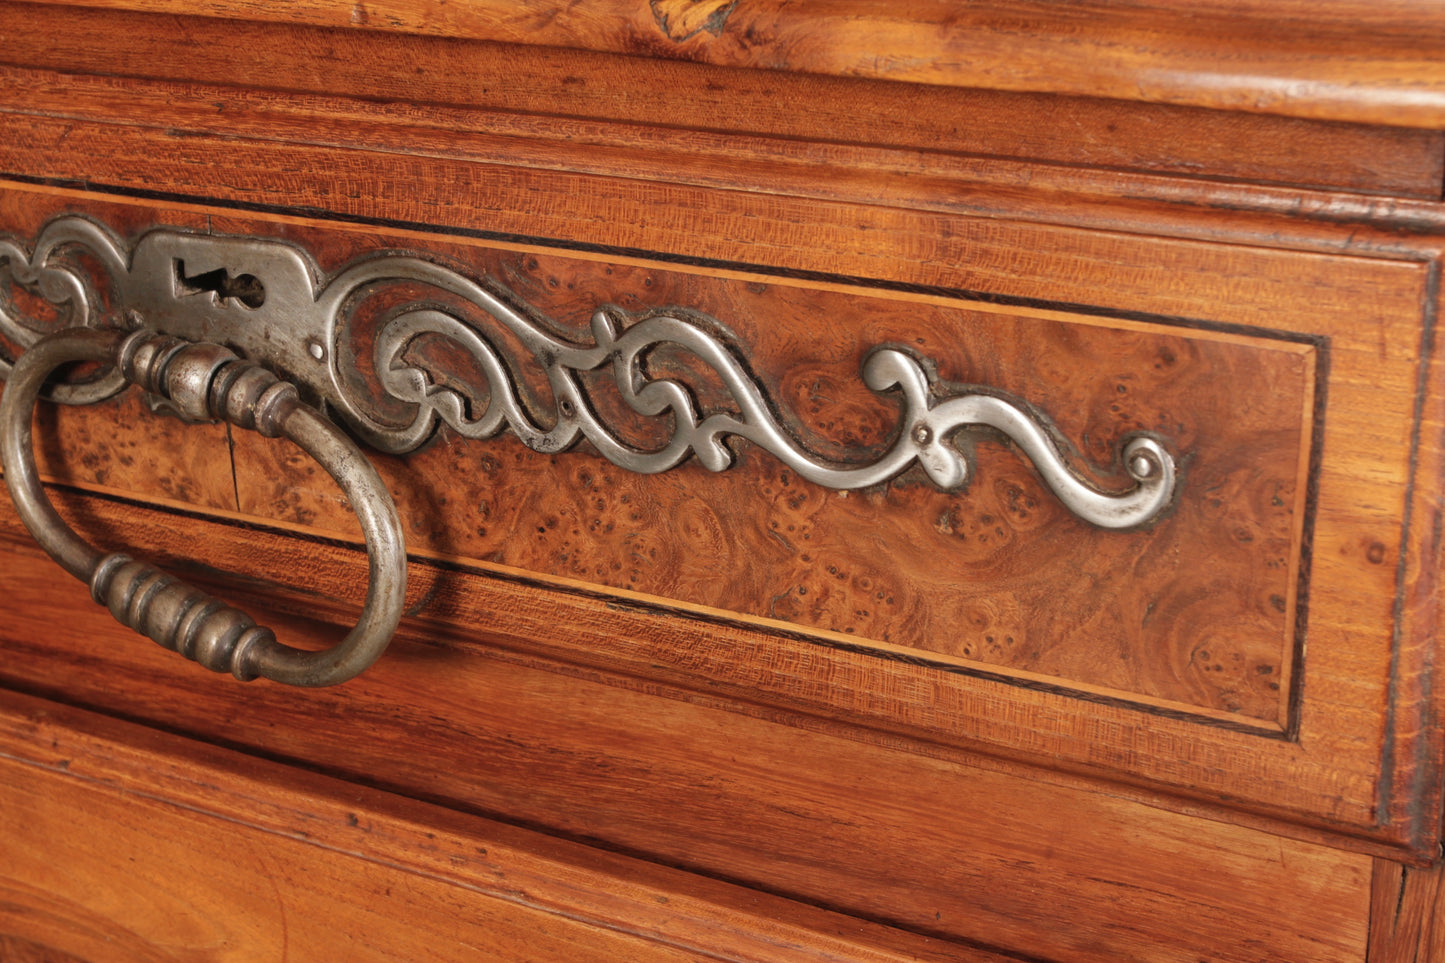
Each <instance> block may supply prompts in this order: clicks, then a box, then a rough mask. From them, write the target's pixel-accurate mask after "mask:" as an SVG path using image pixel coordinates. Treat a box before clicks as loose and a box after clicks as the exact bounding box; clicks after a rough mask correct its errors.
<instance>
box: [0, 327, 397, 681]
mask: <svg viewBox="0 0 1445 963" xmlns="http://www.w3.org/2000/svg"><path fill="white" fill-rule="evenodd" d="M80 361H93V362H99V363H101V364H104V365H107V366H111V367H113V368H114V370H115V371H116V372H117V374H118V375H119V377H120V378H122V379H123V380H124V382H126V383H130V384H135V385H139V386H140V387H142V388H143V389H145V390H146V391H150V392H153V393H155V394H156V395H159V396H161V397H162V398H164V399H167V400H168V401H169V402H170V403H172V404H173V405H175V406H176V408H177V409H179V411H180V412H181V413H182V414H183V415H185V416H187V417H189V418H191V419H193V420H207V419H212V418H220V419H224V420H225V421H228V422H230V423H231V424H233V425H236V426H238V427H241V428H247V429H251V430H254V431H257V432H259V433H261V434H262V435H265V436H267V437H272V438H275V437H284V438H288V439H290V440H291V441H293V442H295V443H296V444H297V445H298V446H299V447H301V448H302V449H303V450H304V451H306V452H307V453H308V454H310V455H311V456H312V457H313V458H315V459H316V460H317V461H318V462H319V463H320V464H321V465H322V466H323V467H324V468H325V469H326V470H327V472H329V473H330V474H331V476H332V477H333V478H335V479H336V481H337V483H338V484H339V485H340V486H341V488H342V490H343V491H344V492H345V494H346V496H347V498H348V499H349V500H350V502H351V505H352V507H353V509H354V510H355V511H356V514H357V517H358V519H359V520H360V522H361V527H362V532H363V534H364V536H365V539H366V545H367V550H368V563H369V571H370V584H369V586H368V589H367V595H366V602H365V604H364V606H363V608H362V612H361V616H360V618H359V620H358V621H357V624H356V626H355V628H353V629H352V630H351V631H350V632H349V633H348V634H347V635H346V637H345V638H344V639H342V640H341V641H340V642H339V643H337V644H336V645H335V646H333V647H332V648H330V649H326V650H322V651H304V650H300V649H295V648H292V647H290V646H287V645H283V644H282V643H280V642H278V641H277V639H276V636H275V634H274V633H273V632H272V631H271V630H270V629H268V628H265V627H264V626H260V625H257V624H256V622H255V621H254V620H253V619H252V618H251V617H250V616H248V615H247V614H246V613H245V612H242V611H241V610H239V609H236V608H233V607H231V606H229V605H226V604H225V603H223V602H220V601H218V600H216V599H214V598H212V597H211V596H210V595H208V594H206V593H205V592H202V591H201V590H199V589H195V588H192V587H191V586H188V585H186V584H185V583H183V582H180V581H178V580H176V579H174V578H172V577H171V576H168V575H166V574H164V573H163V572H161V571H159V570H158V569H156V568H155V567H154V566H151V565H148V564H146V563H142V562H137V561H134V560H133V559H131V558H130V557H129V556H127V555H122V554H118V553H112V554H104V553H102V552H101V551H99V550H98V549H96V548H94V547H92V546H91V545H90V544H88V543H87V542H85V541H84V540H83V539H81V538H80V536H79V535H77V534H76V533H75V531H74V530H73V529H71V528H70V526H68V525H67V524H66V523H65V522H64V521H63V520H62V519H61V518H60V516H59V514H57V513H56V511H55V508H54V506H52V505H51V504H50V502H49V500H48V499H47V498H46V497H45V493H44V491H43V490H42V488H41V486H40V480H39V477H38V475H37V472H36V468H35V457H34V452H33V447H32V445H33V442H32V438H31V410H32V409H33V408H34V406H35V402H36V400H37V399H38V397H39V395H40V389H41V387H42V385H43V384H44V383H45V381H46V379H47V378H48V377H49V376H50V374H51V373H52V372H53V371H55V369H56V368H58V367H60V366H61V365H64V364H68V363H72V362H80ZM0 461H3V463H4V468H5V483H6V485H7V486H8V487H9V489H10V495H11V498H12V499H13V500H14V502H15V508H16V511H17V513H18V514H19V516H20V518H21V520H22V521H23V522H24V524H25V526H26V528H28V529H29V530H30V533H31V535H33V536H34V537H35V540H36V541H37V542H38V543H39V544H40V546H41V547H42V548H43V549H45V551H46V552H47V553H48V554H49V555H50V556H51V557H52V558H53V559H55V560H56V561H57V562H58V563H60V565H61V567H62V568H64V569H65V570H66V571H67V572H69V573H70V574H71V575H73V576H75V577H76V578H78V579H80V580H81V581H82V582H85V583H86V584H87V585H89V586H90V591H91V597H92V598H94V599H95V601H96V602H98V603H100V604H102V605H104V606H106V607H107V608H109V609H110V611H111V613H112V614H113V615H114V616H115V617H116V619H117V620H118V621H120V622H121V623H122V624H123V625H125V626H127V627H129V628H131V629H134V630H136V631H137V632H140V633H141V634H142V635H145V636H148V637H149V638H151V639H153V640H154V641H156V642H158V643H159V644H160V645H162V646H164V647H165V648H167V649H171V650H173V651H176V652H179V653H181V654H182V655H184V656H186V657H187V658H189V659H192V660H194V661H196V662H198V663H200V664H201V665H203V666H205V667H206V668H208V669H212V670H215V671H218V672H230V673H231V674H233V675H235V676H236V677H237V678H238V679H243V680H246V679H254V678H257V677H264V678H268V679H272V680H274V681H276V682H282V683H286V684H289V685H297V686H325V685H335V684H336V683H339V682H344V681H346V680H347V679H350V678H352V677H354V676H355V675H356V674H357V673H359V672H361V671H362V670H364V669H365V668H367V667H368V666H369V665H371V664H372V663H373V662H374V661H376V659H377V657H378V656H380V655H381V653H382V651H383V650H384V649H385V648H386V646H387V644H388V643H389V642H390V641H391V637H392V634H393V633H394V632H395V631H396V627H397V624H398V623H399V622H400V620H401V615H402V608H403V602H404V598H405V594H406V552H405V547H404V544H403V540H402V532H401V524H400V521H399V520H398V518H397V514H396V507H395V505H394V504H393V503H392V499H391V495H390V494H389V493H388V492H387V490H386V488H385V486H384V485H383V484H382V481H381V478H380V477H379V476H378V475H377V474H376V470H375V469H374V468H373V467H372V466H371V464H370V462H368V461H367V460H366V458H365V456H364V455H362V453H361V451H360V450H359V449H358V448H357V447H356V444H355V443H354V442H352V441H351V439H350V438H348V437H347V436H346V435H345V434H343V433H342V432H341V431H339V430H338V429H337V428H336V427H335V426H334V425H333V424H331V423H330V422H329V421H328V420H327V419H326V418H325V417H323V416H322V415H321V414H320V413H319V412H317V411H316V410H315V409H314V408H312V407H310V406H309V405H306V404H304V403H303V402H302V401H301V400H300V398H299V397H298V395H297V391H296V388H295V386H294V385H291V384H289V383H287V382H285V381H282V380H280V379H279V378H277V377H276V376H275V375H274V374H272V373H271V372H270V371H267V370H266V369H265V368H263V367H261V366H260V365H257V364H255V363H253V362H250V361H243V360H241V359H240V358H239V357H237V355H236V354H235V353H234V352H232V351H230V350H229V349H227V348H224V347H221V346H219V345H215V344H205V343H201V344H197V343H192V342H188V341H185V340H183V339H180V338H176V337H171V336H167V335H159V334H156V333H154V332H151V331H145V330H141V331H136V332H133V333H131V334H126V333H125V332H122V331H118V330H114V329H91V328H72V329H67V330H64V331H60V332H57V333H55V334H52V335H49V336H47V337H44V338H42V339H40V340H39V341H37V342H36V343H35V344H34V345H32V346H31V347H30V349H29V350H27V351H26V352H25V353H24V354H23V355H22V356H21V357H20V360H19V361H18V362H16V364H15V366H14V369H13V370H12V371H11V372H10V377H9V384H8V385H7V386H6V388H5V393H4V397H3V398H0Z"/></svg>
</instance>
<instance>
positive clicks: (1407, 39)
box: [66, 0, 1445, 127]
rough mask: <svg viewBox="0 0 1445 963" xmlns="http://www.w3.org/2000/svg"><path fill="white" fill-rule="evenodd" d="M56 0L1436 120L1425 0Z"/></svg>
mask: <svg viewBox="0 0 1445 963" xmlns="http://www.w3.org/2000/svg"><path fill="white" fill-rule="evenodd" d="M66 2H67V3H68V4H69V5H72V6H77V7H83V8H110V9H121V10H141V11H150V12H154V13H163V14H176V13H182V14H196V13H204V14H206V15H209V16H213V17H226V18H234V19H239V20H265V21H272V22H276V21H279V22H287V23H302V24H314V25H322V26H332V27H352V28H356V29H360V30H373V31H386V32H388V33H396V32H401V33H420V34H426V35H432V36H443V37H466V38H472V39H482V40H494V41H502V42H508V43H524V44H536V45H544V46H550V47H571V48H579V49H583V50H593V51H604V52H610V53H621V54H631V55H641V56H646V57H651V58H655V59H677V60H689V61H700V62H705V63H711V64H718V65H724V66H742V67H750V68H767V69H783V70H789V71H797V72H807V73H821V74H834V75H843V76H861V77H869V78H879V79H888V80H894V81H911V82H918V83H930V84H942V85H950V86H960V87H981V88H985V89H992V90H1008V91H1031V92H1040V93H1053V94H1070V95H1087V96H1094V97H1110V98H1117V99H1123V100H1136V101H1145V102H1159V103H1171V104H1186V105H1191V106H1203V107H1214V108H1227V109H1231V110H1236V111H1244V112H1264V113H1277V114H1284V115H1290V116H1303V117H1312V118H1319V119H1325V120H1345V121H1360V122H1367V123H1384V124H1395V125H1401V126H1416V127H1439V126H1441V125H1442V122H1445V69H1442V66H1441V64H1442V61H1441V59H1440V57H1439V53H1440V37H1441V36H1442V35H1445V24H1442V21H1441V16H1442V15H1441V12H1440V9H1439V7H1438V5H1436V4H1433V3H1430V2H1428V0H1394V2H1390V3H1386V4H1374V3H1370V2H1368V0H1335V2H1332V3H1329V4H1321V5H1313V4H1311V5H1306V4H1304V3H1302V2H1291V3H1289V4H1286V5H1283V6H1281V5H1279V4H1274V3H1268V2H1266V0H1249V2H1234V0H1219V2H1216V3H1211V4H1208V5H1204V6H1202V8H1201V6H1199V5H1195V4H1193V3H1190V2H1188V0H1150V2H1143V3H1140V2H1131V3H1127V4H1120V3H1110V2H1108V0H1091V2H1081V3H1072V4H1068V5H1066V6H1060V5H1039V4H1037V3H1032V2H1029V0H993V2H990V3H986V4H970V5H967V6H965V7H959V5H958V4H955V3H951V2H948V0H929V2H925V3H910V4H908V5H907V6H906V7H902V8H900V7H898V6H896V5H879V4H876V3H870V2H867V0H833V2H829V3H827V4H809V5H807V6H806V7H799V6H797V5H794V4H789V3H786V2H784V0H749V2H745V3H736V4H725V5H719V4H707V5H705V6H704V7H703V8H702V10H701V11H697V12H696V13H694V12H693V11H694V10H696V8H695V7H694V5H692V4H683V3H680V2H675V0H667V2H651V3H644V2H642V0H610V2H607V3H590V4H586V5H577V4H561V3H557V2H556V0H527V2H524V3H516V2H503V0H471V2H468V3H450V4H448V3H446V2H445V0H367V2H359V3H354V4H351V5H349V6H348V5H346V4H336V3H333V2H329V0H298V2H293V3H288V4H285V5H274V4H268V3H258V2H256V0H203V2H199V3H197V2H193V0H184V2H183V0H66Z"/></svg>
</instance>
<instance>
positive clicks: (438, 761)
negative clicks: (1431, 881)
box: [0, 519, 1370, 963]
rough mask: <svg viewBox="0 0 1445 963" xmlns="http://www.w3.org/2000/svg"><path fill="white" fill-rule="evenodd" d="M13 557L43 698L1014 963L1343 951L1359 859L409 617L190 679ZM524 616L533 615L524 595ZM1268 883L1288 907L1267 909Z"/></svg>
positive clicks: (9, 652)
mask: <svg viewBox="0 0 1445 963" xmlns="http://www.w3.org/2000/svg"><path fill="white" fill-rule="evenodd" d="M170 524H171V528H172V530H173V531H174V530H176V528H177V527H178V526H179V527H182V528H183V529H184V526H183V524H182V523H180V522H178V521H177V520H175V519H172V521H171V523H170ZM199 534H200V530H194V532H193V534H190V535H189V537H188V540H192V539H194V538H196V537H198V536H199ZM212 534H213V535H219V534H221V533H220V532H219V531H217V530H215V529H212ZM26 555H27V551H25V550H22V551H19V552H15V551H13V550H10V549H7V550H6V559H5V562H6V564H5V565H4V567H3V572H4V573H6V574H5V583H4V584H5V586H6V590H7V591H10V592H24V593H26V595H27V596H28V597H30V598H32V599H37V598H47V599H49V600H51V603H50V604H53V605H58V606H62V607H64V608H66V609H67V610H71V611H73V612H74V617H73V618H72V619H69V620H67V621H66V622H65V623H64V624H63V625H61V626H57V627H56V628H55V630H53V631H51V632H49V633H48V637H47V638H46V639H45V640H44V641H40V637H39V636H38V635H37V634H36V631H35V623H34V622H33V621H32V620H31V619H30V618H27V617H23V616H22V618H21V620H20V621H18V622H16V623H11V624H8V625H7V626H6V627H5V628H4V630H3V631H4V635H3V638H4V649H5V652H6V658H5V661H4V664H3V667H0V673H3V675H4V679H5V683H6V685H7V686H8V687H12V688H13V687H16V686H22V687H25V688H30V689H33V690H36V691H38V692H40V693H45V692H50V693H52V694H56V695H59V694H61V693H62V692H63V693H65V694H66V695H65V698H66V699H68V700H69V701H72V702H78V703H80V704H83V705H90V706H93V707H95V708H98V709H101V710H103V711H105V712H107V713H111V714H120V715H122V716H126V717H130V718H133V719H149V720H154V721H155V722H156V723H159V724H161V725H163V726H164V727H165V728H166V729H167V730H169V731H171V732H176V733H179V734H183V735H190V736H195V737H199V738H201V739H204V740H206V741H221V742H224V743H226V744H229V745H232V746H251V747H253V749H252V750H251V751H253V752H258V753H261V754H264V755H265V756H267V757H269V758H272V759H280V760H286V761H290V762H292V763H300V764H303V765H306V766H308V767H310V768H315V769H319V770H322V771H325V772H327V773H329V774H331V775H333V776H337V777H340V778H342V779H343V780H345V781H346V782H347V783H361V784H363V785H369V786H376V787H380V788H383V789H386V790H388V791H391V792H396V793H400V794H402V795H406V796H411V797H420V798H424V799H428V800H431V801H434V802H437V803H440V804H443V805H444V806H446V807H447V808H450V809H457V810H461V811H464V812H470V813H480V814H485V815H491V816H496V817H500V818H501V819H503V820H504V821H517V822H522V823H524V824H526V825H529V826H532V827H537V828H543V829H546V830H547V831H548V832H551V833H556V834H561V835H564V836H567V837H571V838H573V839H580V840H583V841H586V842H589V843H590V844H592V845H601V846H603V847H605V848H609V849H615V850H621V851H624V852H628V853H632V854H636V855H640V856H645V857H647V858H648V859H651V860H655V861H658V862H662V863H664V864H667V865H672V866H676V867H679V868H681V869H684V870H688V871H691V872H694V873H699V874H702V875H706V876H713V877H721V878H724V879H729V880H732V881H734V882H737V883H740V884H744V885H746V886H749V887H752V888H756V889H761V890H764V891H767V892H772V893H775V894H782V895H787V896H791V897H793V898H796V899H799V900H801V901H804V902H809V903H815V904H820V905H823V906H826V907H829V908H831V909H832V910H834V911H837V912H842V913H846V914H848V915H852V916H858V917H863V918H866V919H872V920H875V921H883V922H887V923H890V924H891V925H895V926H898V927H902V928H905V929H908V930H911V931H914V932H917V933H923V934H928V935H931V936H935V937H940V938H947V939H950V940H960V941H964V942H965V943H966V944H967V943H973V944H983V945H986V946H992V947H998V948H1002V949H1006V950H1008V951H1009V952H1013V953H1018V954H1021V955H1024V956H1026V957H1033V958H1043V959H1058V960H1070V961H1085V963H1087V961H1095V960H1098V961H1106V960H1107V961H1112V960H1118V959H1120V958H1125V959H1128V958H1146V959H1159V960H1178V961H1193V960H1197V959H1199V958H1208V959H1211V960H1219V961H1234V960H1237V961H1240V963H1244V961H1254V960H1257V959H1259V958H1260V954H1261V953H1264V954H1265V955H1266V958H1268V955H1269V954H1274V955H1277V956H1278V957H1280V958H1283V959H1308V960H1312V961H1320V963H1324V961H1333V960H1341V961H1344V960H1349V961H1357V960H1359V959H1360V958H1361V956H1362V954H1363V947H1364V940H1365V936H1366V934H1365V918H1366V911H1367V907H1368V898H1369V895H1368V890H1369V875H1370V860H1369V859H1368V858H1365V857H1362V856H1359V855H1354V854H1350V853H1346V852H1341V851H1339V850H1336V849H1333V848H1328V847H1323V846H1319V845H1316V844H1309V843H1302V842H1294V841H1291V840H1288V839H1281V838H1279V837H1277V836H1275V835H1272V834H1267V833H1263V832H1258V831H1254V830H1249V829H1245V828H1242V827H1236V826H1229V825H1227V824H1222V823H1218V822H1215V821H1212V820H1209V819H1200V818H1198V817H1197V814H1194V815H1190V814H1182V813H1168V812H1164V811H1161V810H1159V809H1157V808H1155V807H1154V806H1152V805H1149V804H1147V803H1141V802H1136V801H1131V800H1129V799H1127V798H1126V797H1125V796H1124V795H1123V794H1121V793H1119V792H1118V791H1116V790H1114V789H1112V788H1110V787H1107V786H1102V787H1096V788H1095V789H1093V790H1090V789H1088V788H1087V784H1082V783H1075V784H1072V785H1065V784H1059V783H1051V782H1049V781H1041V780H1040V779H1039V778H1037V775H1038V774H1037V773H1030V772H1028V771H1027V770H1021V771H1019V772H1017V773H1009V772H1005V771H1002V770H1000V769H997V768H994V767H991V766H988V765H973V764H970V763H968V762H967V761H966V760H964V759H947V758H941V757H938V756H937V755H934V754H927V753H922V752H919V751H918V747H916V746H909V745H908V744H906V743H900V742H897V741H888V742H884V743H882V744H878V743H873V744H870V743H868V742H864V741H858V739H857V738H856V734H851V733H849V732H848V730H846V729H837V730H833V729H831V727H829V726H828V725H827V724H826V723H824V722H821V721H820V720H817V719H810V718H808V717H806V716H797V715H793V714H786V713H779V712H778V711H776V710H765V711H761V712H756V711H748V709H747V707H746V705H745V704H744V703H741V702H740V701H738V700H735V699H731V698H728V699H722V700H718V699H715V698H708V697H707V696H706V695H701V696H700V695H698V694H692V693H687V692H685V691H679V690H674V689H670V688H669V687H665V686H664V687H660V686H658V685H657V684H656V683H652V682H644V683H638V682H636V681H631V682H629V680H627V679H626V678H622V677H617V676H613V675H611V674H609V673H597V672H587V671H584V672H576V671H569V670H568V669H567V668H566V667H565V666H557V665H553V666H548V665H546V663H545V662H539V661H538V660H537V659H536V658H535V657H527V656H523V657H521V658H518V657H516V656H511V655H508V654H507V653H506V652H505V651H499V650H496V649H493V648H492V647H491V646H489V645H480V644H477V643H456V642H452V641H450V640H448V639H447V637H446V636H445V634H443V633H441V632H438V631H436V630H435V629H430V628H428V629H424V630H422V631H418V632H412V631H409V632H408V633H407V634H406V637H405V638H404V639H403V640H400V641H399V642H398V643H397V644H396V645H395V646H394V647H393V651H392V652H391V653H389V655H388V657H387V658H386V659H385V660H383V663H381V664H379V665H378V666H376V667H374V668H373V670H372V671H370V672H369V673H367V674H366V675H364V676H362V677H361V678H360V679H358V680H356V681H355V682H353V683H351V684H349V685H348V686H347V687H345V688H344V689H338V690H313V691H300V690H286V689H283V688H281V687H277V686H272V685H269V684H253V685H243V684H240V683H235V682H234V681H231V680H228V679H227V678H225V677H221V676H209V675H206V676H205V677H199V676H197V675H196V674H195V673H196V672H197V671H198V670H196V669H195V667H194V666H190V665H188V664H186V663H185V662H184V660H181V659H178V658H177V657H176V656H175V655H174V654H173V653H168V652H165V651H163V650H160V649H159V648H158V647H156V646H154V645H152V644H150V643H148V642H145V641H144V640H139V639H135V638H133V637H128V636H127V634H126V633H124V632H123V631H122V630H119V629H116V628H114V627H113V626H112V625H111V624H110V622H109V615H108V613H106V612H104V611H103V610H101V609H99V608H98V607H94V606H90V605H88V604H86V603H84V602H83V601H82V600H83V598H84V589H83V588H82V587H81V586H79V585H76V584H74V583H70V582H68V580H67V579H66V577H65V576H64V575H63V573H59V572H56V571H52V570H51V569H48V568H46V567H42V566H39V565H36V564H35V563H34V562H33V561H31V560H33V559H34V558H35V555H34V550H28V555H29V557H30V559H31V560H26ZM328 561H330V560H328ZM304 565H305V562H304V560H303V561H300V562H298V563H297V567H298V568H301V567H303V566H304ZM307 574H308V575H309V573H307ZM46 586H48V588H46ZM352 587H353V589H354V588H355V586H354V584H353V586H352ZM418 587H419V588H421V586H418ZM344 592H345V589H342V588H338V587H334V586H324V587H323V588H322V589H321V591H320V594H321V595H324V594H333V595H335V594H340V593H344ZM265 594H268V595H270V594H271V592H270V590H269V589H267V590H265ZM541 610H542V611H541V612H539V614H541V615H542V616H543V617H547V616H548V615H550V617H551V618H553V619H557V618H559V613H558V612H557V611H556V609H555V608H553V607H551V606H549V605H547V604H546V603H545V602H544V604H543V605H542V606H541ZM262 614H263V615H265V617H266V618H267V619H268V620H269V621H271V622H272V624H273V625H276V626H278V628H279V630H280V631H282V632H283V634H284V635H285V637H286V638H287V639H288V641H292V642H299V643H301V644H304V645H314V644H317V643H318V642H319V641H320V640H321V639H322V638H324V636H325V635H326V634H327V633H326V631H325V629H320V630H318V628H317V627H315V626H310V625H308V624H307V623H306V622H305V621H304V620H301V619H296V618H285V617H278V616H277V615H276V614H274V613H266V612H263V613H262ZM560 617H561V618H565V619H566V620H567V621H569V622H571V623H572V624H576V625H577V626H578V629H579V631H586V630H587V628H588V623H587V622H578V621H576V620H574V618H573V616H572V613H570V612H569V613H565V614H562V615H561V616H560ZM51 621H52V622H53V621H54V620H53V619H51ZM589 621H591V622H594V623H595V622H596V619H593V620H589ZM631 630H632V625H631V624H629V623H626V622H624V623H622V624H621V625H618V624H616V623H613V624H612V625H611V626H609V628H608V631H611V632H619V631H622V632H626V631H631ZM484 631H485V630H484V629H479V627H478V626H477V625H476V624H473V625H471V626H469V627H468V632H469V634H471V635H472V636H474V637H475V636H477V635H478V634H479V633H482V632H484ZM97 640H104V641H103V642H102V644H101V646H100V647H99V648H97V646H96V642H97ZM22 674H23V675H28V676H31V679H30V680H28V681H27V680H25V679H22V678H21V675H22ZM49 737H50V736H49V733H48V732H46V733H44V734H42V736H41V738H40V742H39V744H40V745H41V746H44V745H45V744H46V743H47V742H48V741H49ZM900 749H903V750H906V751H899V750H900ZM47 758H55V759H62V758H71V755H70V753H68V752H66V751H64V750H52V751H50V752H47ZM70 765H71V769H72V770H75V769H77V763H76V762H74V761H72V762H71V764H70ZM232 765H233V766H234V765H235V764H232ZM82 771H83V770H82ZM149 778H150V779H151V780H154V779H155V778H156V776H155V775H154V774H152V775H151V776H150V777H149ZM197 781H198V782H199V781H200V780H197ZM900 787H906V788H904V789H900ZM222 790H223V792H224V791H226V790H227V785H226V784H224V783H223V784H222ZM349 791H352V792H362V791H363V790H360V789H351V790H349ZM244 798H246V799H250V798H253V794H252V793H247V794H245V796H244ZM337 820H338V822H339V820H340V814H338V816H337ZM434 820H435V817H432V818H431V819H430V820H429V821H433V822H434ZM433 828H434V827H433ZM308 829H309V831H312V832H315V831H316V830H314V829H310V828H309V827H308ZM1281 892H1285V893H1290V894H1291V895H1292V898H1291V899H1290V900H1288V901H1286V902H1285V903H1279V902H1278V901H1277V900H1276V895H1277V894H1278V893H1281ZM1191 954H1192V955H1191Z"/></svg>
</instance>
